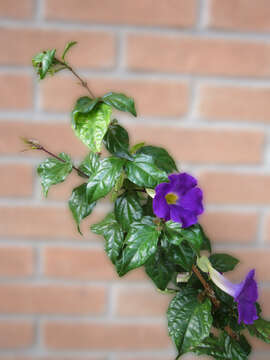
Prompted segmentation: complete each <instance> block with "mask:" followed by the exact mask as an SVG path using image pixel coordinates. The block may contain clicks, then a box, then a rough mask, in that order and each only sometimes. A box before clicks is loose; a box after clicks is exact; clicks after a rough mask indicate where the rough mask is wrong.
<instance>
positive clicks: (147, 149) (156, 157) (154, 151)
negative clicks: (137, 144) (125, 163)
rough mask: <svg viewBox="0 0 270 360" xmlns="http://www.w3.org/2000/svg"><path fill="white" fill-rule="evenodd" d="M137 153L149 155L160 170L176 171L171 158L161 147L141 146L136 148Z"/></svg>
mask: <svg viewBox="0 0 270 360" xmlns="http://www.w3.org/2000/svg"><path fill="white" fill-rule="evenodd" d="M137 154H145V155H148V156H151V158H152V162H153V163H154V164H155V165H156V166H157V167H158V168H159V169H160V170H163V171H166V173H168V174H170V173H172V172H175V171H178V170H177V166H176V164H175V162H174V160H173V158H172V157H171V156H170V155H169V153H168V151H167V150H165V149H163V148H161V147H157V146H143V147H141V148H140V149H139V150H138V152H137Z"/></svg>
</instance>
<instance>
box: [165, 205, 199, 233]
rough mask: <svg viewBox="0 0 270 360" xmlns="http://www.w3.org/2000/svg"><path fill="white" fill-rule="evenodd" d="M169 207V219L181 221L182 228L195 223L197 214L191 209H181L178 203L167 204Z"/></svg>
mask: <svg viewBox="0 0 270 360" xmlns="http://www.w3.org/2000/svg"><path fill="white" fill-rule="evenodd" d="M169 208H170V218H171V220H173V221H174V222H178V223H181V224H182V227H183V228H187V227H189V226H191V225H194V224H196V223H197V216H196V215H195V214H194V213H193V212H192V211H189V210H186V209H183V208H182V207H181V206H178V205H169Z"/></svg>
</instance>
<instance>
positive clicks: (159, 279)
mask: <svg viewBox="0 0 270 360" xmlns="http://www.w3.org/2000/svg"><path fill="white" fill-rule="evenodd" d="M145 271H146V274H147V275H148V276H149V277H150V279H152V280H153V282H154V283H155V285H156V286H157V287H158V288H159V289H161V290H165V288H166V287H167V285H168V283H169V282H170V280H171V278H172V276H173V273H174V271H175V269H174V266H173V265H172V264H171V263H170V262H169V261H168V260H167V259H166V256H165V254H164V252H163V250H162V249H161V248H157V251H156V252H155V254H153V255H152V256H151V257H150V258H149V259H148V260H147V262H146V263H145Z"/></svg>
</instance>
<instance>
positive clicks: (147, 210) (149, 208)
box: [142, 197, 154, 216]
mask: <svg viewBox="0 0 270 360" xmlns="http://www.w3.org/2000/svg"><path fill="white" fill-rule="evenodd" d="M142 208H143V215H144V216H154V212H153V199H151V198H150V197H148V198H147V201H146V203H145V204H144V205H143V207H142Z"/></svg>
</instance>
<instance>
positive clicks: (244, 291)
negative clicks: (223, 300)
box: [234, 269, 258, 302]
mask: <svg viewBox="0 0 270 360" xmlns="http://www.w3.org/2000/svg"><path fill="white" fill-rule="evenodd" d="M254 275H255V270H254V269H252V270H250V271H249V273H248V274H247V276H246V278H245V280H244V281H242V282H241V283H240V284H239V289H238V291H237V293H236V294H235V298H234V299H235V301H242V300H245V301H249V302H256V301H257V299H258V286H257V283H256V281H255V280H254Z"/></svg>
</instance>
